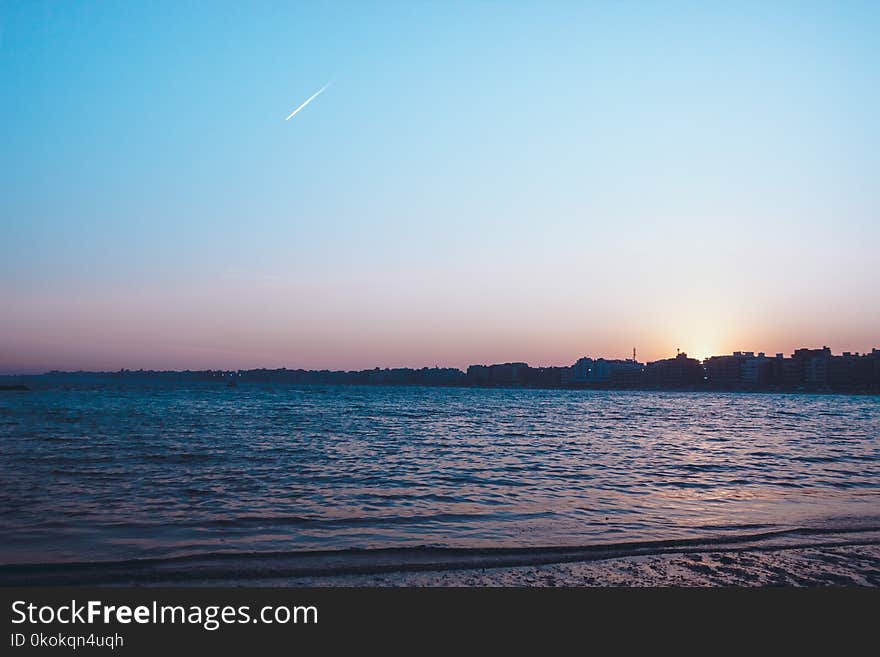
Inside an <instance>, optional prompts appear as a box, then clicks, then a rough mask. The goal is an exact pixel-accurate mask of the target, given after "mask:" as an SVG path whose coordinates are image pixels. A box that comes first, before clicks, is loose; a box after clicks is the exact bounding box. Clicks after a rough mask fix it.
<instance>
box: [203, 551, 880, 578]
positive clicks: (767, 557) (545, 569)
mask: <svg viewBox="0 0 880 657" xmlns="http://www.w3.org/2000/svg"><path fill="white" fill-rule="evenodd" d="M194 585H195V586H227V585H232V586H291V587H314V586H319V587H529V588H533V587H624V588H641V587H670V586H672V587H729V586H736V587H778V586H797V587H829V586H831V587H840V586H857V587H871V588H874V587H880V541H876V540H875V541H872V542H867V543H855V544H849V545H819V546H810V547H778V548H770V549H748V548H746V549H743V550H719V551H713V552H683V553H673V554H660V555H645V556H627V557H613V558H609V559H603V560H597V561H577V562H566V563H556V564H545V565H536V566H513V567H499V568H473V569H462V570H444V571H421V572H397V573H382V574H373V575H346V576H335V577H312V578H292V579H269V580H258V581H241V580H238V581H234V580H231V581H226V582H211V583H201V584H194Z"/></svg>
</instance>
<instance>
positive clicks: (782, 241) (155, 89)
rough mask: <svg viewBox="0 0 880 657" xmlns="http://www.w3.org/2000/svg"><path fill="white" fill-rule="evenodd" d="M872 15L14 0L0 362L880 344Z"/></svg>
mask: <svg viewBox="0 0 880 657" xmlns="http://www.w3.org/2000/svg"><path fill="white" fill-rule="evenodd" d="M878 32H880V3H877V2H846V1H843V0H841V1H840V2H835V3H828V2H808V1H799V2H784V1H778V2H772V3H767V2H754V3H752V2H736V3H726V2H708V3H707V2H635V1H628V2H597V3H589V2H576V3H574V2H572V3H569V2H561V1H560V2H546V1H542V2H525V1H519V2H517V1H512V2H506V3H502V2H476V1H474V2H467V3H460V2H367V1H363V2H297V3H293V2H289V3H285V2H271V3H269V2H252V3H251V2H249V3H241V2H221V1H219V0H218V1H216V2H210V3H208V2H186V1H175V2H162V1H157V2H149V3H133V2H110V1H105V2H46V3H44V2H39V1H37V0H33V1H27V2H10V1H8V0H0V145H2V147H0V180H2V184H0V372H6V373H29V372H40V371H45V370H49V369H91V370H96V369H97V370H116V369H119V368H123V367H127V368H132V369H138V368H146V369H185V368H191V369H203V368H213V369H218V368H223V369H237V368H251V367H289V368H296V367H304V368H331V369H361V368H372V367H376V366H380V367H386V366H387V367H397V366H410V367H422V366H434V365H440V366H456V367H464V366H467V365H468V364H470V363H493V362H506V361H526V362H529V363H530V364H532V365H548V364H559V365H562V364H570V363H572V362H574V360H576V359H577V358H578V357H580V356H583V355H592V356H594V357H596V356H604V357H616V358H624V357H628V356H631V354H632V349H633V348H634V347H635V348H636V349H637V355H638V358H639V360H642V361H645V360H654V359H657V358H664V357H669V356H671V355H674V354H675V351H676V349H681V350H682V351H685V352H688V353H689V354H690V355H692V356H697V357H704V356H707V355H710V354H720V353H730V352H732V351H734V350H754V351H766V352H768V353H776V352H785V353H790V352H791V350H793V349H794V348H796V347H801V346H810V347H816V346H822V345H828V346H830V347H832V349H833V350H834V351H835V352H840V351H844V350H847V351H866V350H870V349H871V348H872V347H880V303H878V302H877V301H878V298H880V274H878V271H880V251H878V244H880V184H878V171H880V119H878V117H880V84H878V81H880V40H878V39H877V38H876V35H877V34H878ZM328 83H330V86H329V87H328V88H327V89H326V90H325V91H324V92H323V93H321V94H320V95H319V96H317V97H316V98H315V99H314V100H313V101H312V102H311V103H310V104H309V105H308V106H306V107H305V108H304V109H302V110H301V111H300V112H299V113H297V114H296V116H295V117H293V118H292V119H291V120H289V121H285V117H287V116H288V115H289V114H290V113H291V112H292V111H293V110H294V109H296V108H297V107H298V106H299V105H300V104H301V103H302V102H304V101H305V100H306V99H307V98H309V97H310V96H311V95H312V94H314V93H315V92H316V91H317V90H319V89H320V88H321V87H323V86H324V85H326V84H328Z"/></svg>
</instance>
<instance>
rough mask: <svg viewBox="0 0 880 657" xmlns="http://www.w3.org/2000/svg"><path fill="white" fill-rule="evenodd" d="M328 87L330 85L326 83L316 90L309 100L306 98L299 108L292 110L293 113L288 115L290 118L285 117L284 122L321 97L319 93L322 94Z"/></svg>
mask: <svg viewBox="0 0 880 657" xmlns="http://www.w3.org/2000/svg"><path fill="white" fill-rule="evenodd" d="M329 86H330V83H329V82H328V83H327V84H325V85H324V86H323V87H321V88H320V89H318V90H317V91H316V92H315V93H313V94H312V95H311V96H309V98H308V100H306V102H304V103H303V104H302V105H300V106H299V107H297V108H296V109H295V110H293V111H292V112H291V113H290V116H288V117H287V118H286V119H284V120H285V121H290V119H292V118H293V117H294V116H296V115H297V112H299V111H300V110H301V109H302V108H304V107H305V106H306V105H308V104H309V103H311V102H312V101H313V100H315V98H317V97H318V96H320V95H321V92H323V91H324V89H326V88H327V87H329Z"/></svg>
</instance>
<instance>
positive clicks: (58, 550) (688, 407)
mask: <svg viewBox="0 0 880 657" xmlns="http://www.w3.org/2000/svg"><path fill="white" fill-rule="evenodd" d="M28 385H30V386H31V388H32V389H31V390H30V391H27V392H3V393H0V451H2V459H0V535H2V537H3V539H2V542H0V583H22V582H28V583H40V582H46V583H88V582H92V583H103V582H119V581H127V582H143V583H154V582H162V581H169V582H177V583H180V582H184V583H185V582H187V581H196V580H197V581H215V580H222V581H233V582H241V581H248V580H249V579H259V578H261V577H263V578H265V577H274V576H276V575H278V574H282V575H287V576H289V575H302V576H309V575H310V574H315V575H321V574H324V575H327V574H330V575H332V574H339V573H343V574H344V573H357V572H396V571H398V570H401V569H403V570H406V569H408V568H409V569H415V570H427V569H430V568H432V567H435V566H438V564H439V566H440V567H444V568H445V567H458V566H460V565H461V564H467V565H469V566H474V567H477V566H479V567H483V566H492V565H498V564H502V565H519V564H530V563H553V562H557V561H564V560H577V559H581V558H584V555H586V556H587V557H589V556H590V555H603V554H606V553H608V554H612V553H613V554H642V553H646V552H647V553H653V552H656V551H658V550H661V551H662V550H663V549H668V548H669V546H672V547H676V546H690V545H728V544H729V545H733V544H741V545H753V544H759V543H761V542H766V541H771V542H773V544H779V543H780V542H781V543H783V544H784V543H786V542H791V541H801V542H806V544H808V545H813V544H816V543H817V542H818V543H821V541H822V540H824V539H823V537H825V536H832V535H833V536H835V537H839V536H841V535H845V536H855V535H858V533H859V532H876V531H877V530H878V528H880V398H878V397H876V396H842V395H798V394H746V393H675V392H636V391H585V390H533V389H471V388H430V387H367V386H365V387H358V386H318V385H314V386H290V385H269V384H242V385H239V386H238V387H234V388H230V387H227V386H225V385H222V384H216V383H193V382H165V381H159V380H150V379H144V380H119V379H113V378H109V377H108V378H107V379H101V378H94V379H88V380H81V381H76V380H53V379H50V378H46V379H39V378H37V379H34V380H33V382H29V383H28ZM652 551H653V552H652Z"/></svg>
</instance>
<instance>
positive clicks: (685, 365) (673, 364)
mask: <svg viewBox="0 0 880 657" xmlns="http://www.w3.org/2000/svg"><path fill="white" fill-rule="evenodd" d="M704 376H705V375H704V373H703V366H702V365H700V361H698V360H696V359H695V358H688V356H687V354H685V353H680V354H678V355H677V356H676V357H675V358H667V359H665V360H655V361H654V362H652V363H648V364H647V365H646V366H645V382H646V383H647V384H648V385H650V386H656V387H661V388H685V387H692V386H696V385H700V384H702V383H703V382H704Z"/></svg>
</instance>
